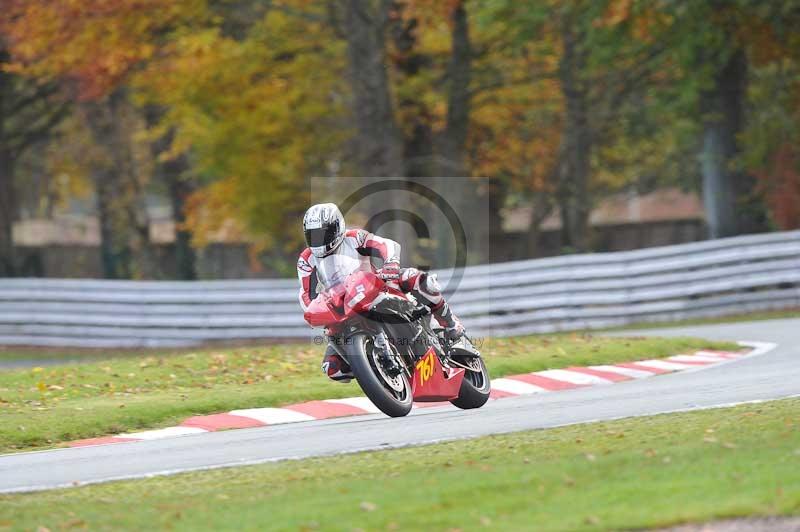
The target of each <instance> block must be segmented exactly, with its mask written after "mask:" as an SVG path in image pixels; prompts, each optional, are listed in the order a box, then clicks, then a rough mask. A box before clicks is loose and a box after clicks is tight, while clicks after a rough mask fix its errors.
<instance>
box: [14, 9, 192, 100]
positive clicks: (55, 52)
mask: <svg viewBox="0 0 800 532" xmlns="http://www.w3.org/2000/svg"><path fill="white" fill-rule="evenodd" d="M201 2H202V0H178V1H176V0H93V1H92V2H85V1H82V0H7V1H6V2H4V3H5V4H6V6H5V11H4V14H3V15H2V16H1V17H0V26H1V27H2V30H3V32H4V34H5V35H6V40H7V43H8V46H9V48H10V50H11V52H12V54H13V57H14V61H15V63H14V64H12V65H11V66H10V67H9V68H10V69H11V70H14V71H17V72H25V73H27V74H29V75H32V76H36V77H40V78H45V79H47V78H62V79H67V80H71V81H73V82H75V88H76V90H77V94H76V96H77V98H78V99H80V100H91V99H98V98H102V97H103V96H105V95H106V94H108V93H109V92H110V91H111V90H113V88H114V87H116V86H117V85H118V84H120V83H121V82H122V81H123V80H124V79H125V78H126V76H127V75H128V74H129V73H130V72H131V70H132V69H134V68H135V67H136V66H137V65H138V64H139V63H141V62H142V61H145V60H147V59H150V58H151V57H153V56H154V55H155V54H156V53H157V51H158V44H159V40H160V39H161V38H163V37H164V36H165V35H166V33H168V32H169V31H170V30H171V29H173V28H174V27H175V26H176V24H177V23H178V22H179V21H180V20H181V19H183V18H186V17H191V16H195V15H194V14H196V13H200V12H202V11H203V9H202V3H201Z"/></svg>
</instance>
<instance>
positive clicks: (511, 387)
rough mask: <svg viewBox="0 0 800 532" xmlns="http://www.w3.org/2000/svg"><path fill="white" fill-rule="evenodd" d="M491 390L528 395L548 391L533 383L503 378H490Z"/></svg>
mask: <svg viewBox="0 0 800 532" xmlns="http://www.w3.org/2000/svg"><path fill="white" fill-rule="evenodd" d="M492 390H498V391H501V392H506V393H513V394H514V395H530V394H532V393H545V392H548V391H549V390H546V389H544V388H542V387H541V386H536V385H535V384H529V383H527V382H522V381H518V380H515V379H504V378H500V379H492Z"/></svg>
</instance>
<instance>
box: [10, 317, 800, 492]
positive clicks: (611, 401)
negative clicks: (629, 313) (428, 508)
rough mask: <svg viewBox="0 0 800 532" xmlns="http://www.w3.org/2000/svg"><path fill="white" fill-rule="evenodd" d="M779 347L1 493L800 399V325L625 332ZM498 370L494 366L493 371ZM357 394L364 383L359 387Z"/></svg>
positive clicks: (14, 484)
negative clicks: (700, 365)
mask: <svg viewBox="0 0 800 532" xmlns="http://www.w3.org/2000/svg"><path fill="white" fill-rule="evenodd" d="M621 334H631V335H640V336H646V335H649V336H698V337H704V338H710V339H726V340H745V341H754V342H774V343H776V344H778V345H777V347H776V348H775V349H774V350H772V351H770V352H768V353H766V354H764V355H761V356H754V357H751V358H746V359H742V360H737V361H734V362H731V363H727V364H721V365H717V366H713V367H710V368H708V369H703V370H702V371H695V372H679V373H674V374H669V375H662V376H659V377H655V378H651V379H644V380H633V381H627V382H622V383H618V384H615V385H613V386H596V387H591V388H584V389H575V390H569V391H564V392H559V393H550V394H541V395H528V396H521V397H515V398H507V399H503V400H499V401H492V402H490V403H489V404H487V405H486V406H485V407H484V408H482V409H480V410H474V411H460V410H453V409H451V408H429V409H423V410H416V411H415V412H414V413H413V414H412V415H410V416H409V417H407V418H401V419H389V418H386V417H385V416H383V415H377V414H376V415H364V416H358V417H353V418H340V419H331V420H324V421H313V422H305V423H292V424H288V425H276V426H273V427H259V428H253V429H242V430H233V431H223V432H210V433H205V434H198V435H191V436H182V437H176V438H168V439H162V440H153V441H141V442H134V443H120V444H115V445H103V446H96V447H82V448H71V449H56V450H51V451H38V452H29V453H17V454H10V455H3V456H0V492H13V491H30V490H36V489H46V488H53V487H61V486H71V485H76V484H83V483H93V482H103V481H108V480H114V479H123V478H139V477H146V476H151V475H157V474H168V473H177V472H181V471H192V470H200V469H207V468H215V467H225V466H236V465H245V464H254V463H261V462H269V461H275V460H281V459H288V458H304V457H311V456H322V455H329V454H335V453H342V452H353V451H359V450H367V449H381V448H388V447H398V446H405V445H415V444H422V443H428V442H435V441H443V440H452V439H459V438H468V437H475V436H482V435H487V434H497V433H503V432H514V431H520V430H527V429H537V428H546V427H554V426H558V425H567V424H574V423H584V422H589V421H596V420H604V419H615V418H622V417H631V416H641V415H649V414H657V413H661V412H669V411H675V410H683V409H692V408H709V407H714V406H723V405H729V404H732V403H740V402H747V401H763V400H769V399H777V398H782V397H789V396H794V395H800V319H787V320H772V321H755V322H747V323H732V324H724V325H707V326H696V327H682V328H674V329H657V330H652V331H635V332H634V333H621ZM489 369H490V371H491V367H490V368H489ZM353 386H355V385H353Z"/></svg>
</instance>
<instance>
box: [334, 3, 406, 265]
mask: <svg viewBox="0 0 800 532" xmlns="http://www.w3.org/2000/svg"><path fill="white" fill-rule="evenodd" d="M393 9H394V6H393V2H392V0H347V2H346V4H345V17H344V19H345V20H344V26H345V36H346V40H347V59H348V67H349V81H350V83H351V85H352V89H353V96H352V97H353V100H352V110H353V117H354V121H355V136H354V138H353V142H352V147H353V151H354V160H355V167H356V175H358V176H361V177H364V178H367V179H368V180H370V181H373V182H381V181H384V180H385V178H387V177H395V178H396V177H403V176H405V175H406V172H405V167H404V164H403V138H402V133H401V132H400V129H399V128H398V126H397V122H396V120H395V116H394V110H393V106H392V98H391V90H390V86H389V76H388V74H387V68H388V63H387V58H386V30H387V28H388V26H389V22H390V18H391V17H390V15H391V13H392V10H393ZM408 201H409V199H408V195H407V194H402V193H391V192H381V193H376V194H373V195H372V196H371V197H368V198H365V200H364V202H363V203H362V204H361V207H363V208H365V210H366V212H364V214H365V215H366V217H367V219H368V220H377V219H381V220H382V221H383V222H388V227H387V229H386V234H387V236H389V237H390V238H393V239H395V240H397V241H398V242H400V244H401V245H402V246H403V255H404V257H405V258H406V259H409V258H413V257H414V256H415V248H416V246H415V242H416V240H415V238H414V231H413V229H412V227H411V226H410V225H408V224H407V223H405V222H401V221H396V220H398V217H397V216H392V217H391V219H389V220H387V219H385V218H380V217H377V218H376V216H377V215H379V214H381V213H387V212H388V213H391V212H399V211H407V210H409V209H408V205H407V203H408ZM344 214H345V216H347V213H344ZM367 229H369V230H378V229H380V228H379V227H369V226H368V227H367Z"/></svg>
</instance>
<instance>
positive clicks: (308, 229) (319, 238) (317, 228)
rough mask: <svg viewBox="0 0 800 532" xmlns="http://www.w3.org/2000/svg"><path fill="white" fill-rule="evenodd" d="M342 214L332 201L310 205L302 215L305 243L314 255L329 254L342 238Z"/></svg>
mask: <svg viewBox="0 0 800 532" xmlns="http://www.w3.org/2000/svg"><path fill="white" fill-rule="evenodd" d="M344 233H345V227H344V216H342V213H341V211H339V207H337V206H336V205H335V204H333V203H320V204H317V205H312V206H311V208H310V209H308V210H307V211H306V214H305V216H303V234H304V235H305V237H306V245H307V246H308V247H309V248H311V253H313V254H314V256H315V257H324V256H326V255H330V254H331V253H332V252H333V251H334V250H335V249H336V248H338V247H339V244H341V243H342V240H344Z"/></svg>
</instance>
